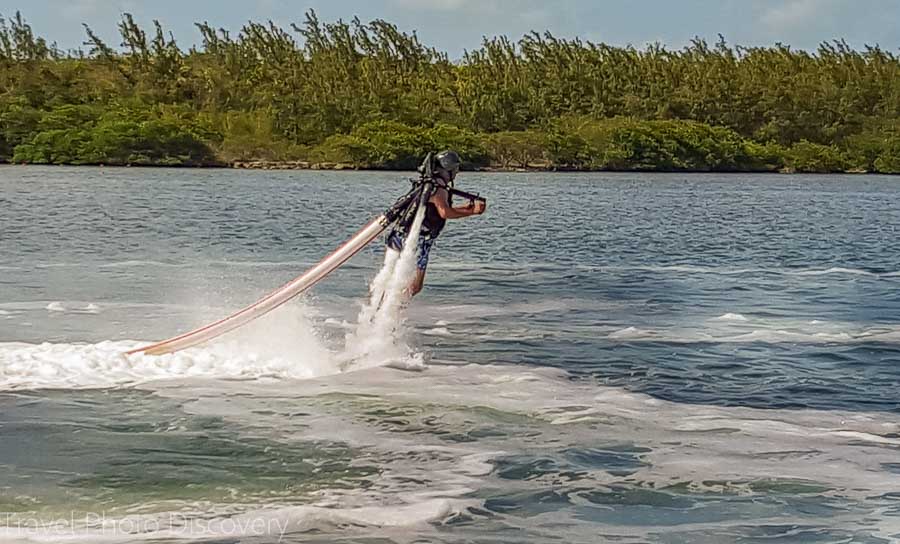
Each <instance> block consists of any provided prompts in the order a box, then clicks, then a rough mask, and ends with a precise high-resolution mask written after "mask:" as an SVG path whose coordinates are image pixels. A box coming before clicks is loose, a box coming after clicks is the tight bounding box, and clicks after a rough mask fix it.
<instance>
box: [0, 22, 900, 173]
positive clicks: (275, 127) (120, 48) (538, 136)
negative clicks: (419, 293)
mask: <svg viewBox="0 0 900 544" xmlns="http://www.w3.org/2000/svg"><path fill="white" fill-rule="evenodd" d="M197 27H198V29H199V30H200V33H201V36H202V42H201V43H200V44H199V45H198V46H197V47H194V48H190V49H183V48H181V47H179V46H178V45H177V44H176V42H175V39H174V37H172V36H171V35H170V34H167V33H166V32H165V31H164V30H163V29H162V28H161V27H160V25H159V24H158V23H157V24H155V25H154V28H153V29H151V30H150V31H149V32H148V31H147V30H145V29H142V28H140V27H139V26H138V25H137V24H135V22H134V21H133V19H132V18H131V17H130V16H129V15H125V16H124V17H123V19H122V21H121V23H120V24H119V31H120V34H121V38H122V43H121V44H116V45H114V46H113V45H109V44H106V43H104V42H103V41H102V40H100V39H99V38H98V37H97V36H96V34H95V33H94V32H93V31H92V30H91V29H90V28H89V27H85V29H86V32H87V37H88V41H87V43H88V46H89V49H88V50H87V51H80V50H79V51H68V52H63V51H60V50H59V49H58V48H57V47H55V46H54V45H50V44H48V43H47V41H46V40H44V39H43V38H40V37H37V36H35V35H34V34H33V32H32V30H31V28H30V27H29V25H28V24H27V23H26V22H25V21H24V20H23V19H22V17H21V16H20V15H18V14H17V15H16V16H15V17H14V18H12V19H11V20H5V19H3V18H0V160H6V161H15V162H27V163H65V164H185V165H203V164H228V163H232V162H235V161H251V160H268V161H307V162H312V163H344V164H350V165H353V166H359V167H369V168H403V169H405V168H410V167H412V166H414V165H415V164H416V162H417V161H418V159H419V158H420V156H421V155H422V154H423V153H424V152H425V150H427V149H433V148H436V147H454V148H456V149H458V150H460V152H461V153H462V154H463V156H464V158H465V159H466V160H467V161H468V162H469V163H470V164H473V165H488V164H493V165H497V166H505V167H535V166H537V167H550V168H573V169H611V170H631V169H640V170H700V171H736V170H740V171H748V170H750V171H753V170H760V171H767V170H781V169H787V170H794V171H812V172H831V171H847V170H851V171H878V172H892V173H897V172H900V60H898V58H897V56H895V55H894V54H892V53H890V52H887V51H884V50H882V49H880V48H878V47H867V48H865V49H864V50H863V51H856V50H853V49H851V48H849V47H848V46H847V45H846V44H844V43H842V42H835V43H830V44H823V45H822V46H821V47H820V48H819V49H818V50H817V51H816V52H814V53H810V52H805V51H796V50H793V49H790V48H789V47H787V46H782V45H777V46H774V47H768V48H744V47H730V46H728V45H727V44H725V43H724V42H720V43H718V44H716V45H714V46H710V45H709V44H707V43H705V42H703V41H700V40H697V41H695V42H694V43H693V44H692V45H690V46H689V47H686V48H684V49H682V50H678V51H672V50H668V49H666V48H664V47H662V46H658V45H654V46H650V47H648V48H646V49H643V50H639V49H635V48H631V47H625V48H622V47H612V46H608V45H604V44H594V43H590V42H582V41H579V40H563V39H558V38H555V37H553V36H551V35H549V34H543V35H541V34H537V33H533V34H530V35H527V36H525V37H524V38H522V39H521V40H520V41H519V42H517V43H513V42H511V41H509V40H508V39H506V38H495V39H489V40H485V42H484V43H483V45H482V47H481V48H480V49H478V50H475V51H471V52H468V53H467V54H466V55H465V56H464V58H463V59H461V60H460V61H459V62H451V61H450V60H449V59H448V57H447V55H446V54H444V53H441V52H439V51H436V50H434V49H433V48H429V47H427V46H425V45H423V44H422V43H421V42H420V41H419V39H418V37H417V36H416V35H414V34H412V35H410V34H406V33H402V32H400V31H398V30H397V28H396V27H395V26H393V25H391V24H389V23H387V22H384V21H373V22H371V23H369V24H363V23H361V22H360V21H358V20H354V21H352V22H351V23H344V22H337V23H322V22H320V21H319V20H318V19H317V18H316V16H315V14H314V13H312V12H310V13H308V14H307V15H306V20H305V22H304V23H303V24H302V25H299V26H297V25H294V26H293V27H292V29H291V30H290V31H286V30H284V29H281V28H278V27H277V26H275V25H273V24H267V25H263V24H256V23H251V24H248V25H247V26H245V27H244V28H243V29H242V30H241V31H240V32H239V33H238V34H237V35H232V34H230V33H229V32H227V31H224V30H217V29H214V28H212V27H210V26H209V25H207V24H199V25H197Z"/></svg>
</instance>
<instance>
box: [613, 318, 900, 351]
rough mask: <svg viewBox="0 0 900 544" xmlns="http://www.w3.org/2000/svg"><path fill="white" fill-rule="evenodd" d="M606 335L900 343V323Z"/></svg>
mask: <svg viewBox="0 0 900 544" xmlns="http://www.w3.org/2000/svg"><path fill="white" fill-rule="evenodd" d="M726 315H728V314H726ZM716 320H720V321H731V322H743V320H740V319H732V318H729V319H723V318H717V319H716ZM745 320H746V318H745ZM812 323H813V322H811V324H812ZM606 337H607V339H609V340H618V341H623V340H625V341H653V342H663V343H672V344H695V343H721V344H732V343H754V342H758V343H764V344H783V343H797V344H864V343H872V342H879V343H890V344H895V343H900V327H879V328H873V329H864V330H857V331H841V330H828V331H824V330H823V331H808V330H790V329H778V328H756V329H750V330H743V331H741V330H735V329H733V328H732V329H730V330H713V329H640V328H637V327H626V328H624V329H619V330H616V331H613V332H610V333H608V334H607V336H606Z"/></svg>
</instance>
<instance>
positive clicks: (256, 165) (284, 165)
mask: <svg viewBox="0 0 900 544" xmlns="http://www.w3.org/2000/svg"><path fill="white" fill-rule="evenodd" d="M34 166H38V167H58V168H116V169H118V168H149V169H152V168H177V169H199V170H204V169H209V170H263V171H298V170H309V171H314V172H335V171H355V172H411V170H408V169H392V168H364V167H360V166H356V165H353V164H349V163H328V162H323V163H310V162H306V161H235V162H233V163H222V164H114V165H110V164H34V163H14V162H2V161H0V168H2V167H34ZM463 172H482V173H509V174H526V173H534V174H537V173H551V174H552V173H566V174H578V173H583V174H591V173H594V174H597V173H618V174H726V175H727V174H771V175H783V176H790V175H820V176H821V175H852V176H866V175H872V176H900V174H890V173H883V172H871V171H868V170H848V171H834V172H797V171H793V170H790V169H780V170H662V169H659V170H655V169H640V170H638V169H635V170H609V169H586V168H548V167H541V166H530V167H528V168H521V167H504V166H479V167H474V168H464V169H463Z"/></svg>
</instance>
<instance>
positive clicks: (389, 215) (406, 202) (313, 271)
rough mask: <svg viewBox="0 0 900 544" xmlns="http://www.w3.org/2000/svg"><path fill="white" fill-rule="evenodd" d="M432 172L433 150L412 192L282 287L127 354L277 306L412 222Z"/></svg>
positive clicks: (178, 341)
mask: <svg viewBox="0 0 900 544" xmlns="http://www.w3.org/2000/svg"><path fill="white" fill-rule="evenodd" d="M433 176H434V160H433V156H432V154H430V153H429V154H428V156H427V157H426V158H425V162H424V163H423V164H422V166H421V167H419V178H417V179H411V180H410V182H412V189H410V191H409V192H407V193H406V194H405V195H403V196H401V197H400V198H398V199H397V201H396V202H394V204H393V205H392V206H391V207H390V208H388V209H387V210H385V211H384V212H383V213H382V214H381V215H379V216H378V217H376V218H375V219H373V220H372V221H371V222H369V223H368V224H367V225H366V226H364V227H363V228H362V229H361V230H360V231H359V232H357V233H356V234H354V235H353V236H352V237H351V238H350V239H349V240H347V241H346V242H344V243H343V244H341V245H340V246H338V247H337V249H335V250H334V251H333V252H331V253H330V254H329V255H328V256H326V257H325V258H324V259H322V260H321V261H319V263H318V264H316V265H315V266H313V267H312V268H310V269H309V270H307V271H306V272H304V273H303V274H302V275H300V276H298V277H297V278H294V279H293V280H291V281H290V282H288V283H287V284H285V285H284V286H282V287H281V288H279V289H277V290H275V291H273V292H271V293H269V294H268V295H266V296H264V297H263V298H261V299H259V300H258V301H256V302H254V303H253V304H251V305H250V306H247V307H246V308H244V309H242V310H239V311H237V312H235V313H233V314H231V315H229V316H228V317H224V318H222V319H220V320H218V321H216V322H214V323H210V324H209V325H205V326H203V327H200V328H198V329H195V330H193V331H190V332H186V333H184V334H181V335H179V336H175V337H174V338H169V339H168V340H163V341H161V342H157V343H155V344H152V345H149V346H144V347H142V348H137V349H133V350H131V351H128V352H126V354H128V355H131V354H136V353H144V354H146V355H164V354H167V353H174V352H176V351H180V350H183V349H186V348H189V347H193V346H196V345H198V344H203V343H205V342H209V341H210V340H213V339H214V338H218V337H219V336H221V335H223V334H225V333H227V332H229V331H233V330H235V329H237V328H239V327H242V326H244V325H246V324H247V323H250V322H251V321H254V320H256V319H258V318H260V317H262V316H263V315H265V314H267V313H269V312H271V311H272V310H274V309H276V308H278V307H279V306H281V305H282V304H284V303H286V302H288V301H289V300H291V299H293V298H294V297H296V296H297V295H299V294H301V293H303V292H304V291H306V290H307V289H309V288H311V287H312V286H314V285H315V284H317V283H318V282H320V281H321V280H323V279H324V278H325V277H327V276H328V275H329V274H331V273H332V272H334V271H335V270H337V269H338V268H340V267H341V266H342V265H343V264H344V263H346V262H347V261H348V260H350V258H351V257H353V256H354V255H356V254H357V253H359V251H360V250H362V249H363V248H364V247H366V246H367V245H368V244H369V243H370V242H372V240H374V239H375V238H377V237H378V236H379V235H380V234H381V233H382V232H384V231H385V230H386V229H387V228H388V227H390V226H392V225H395V224H397V225H403V224H404V223H405V222H407V221H409V222H410V223H411V218H412V217H415V214H416V211H417V210H418V209H419V206H424V205H425V204H426V203H427V202H428V199H429V198H431V194H432V193H433V192H434V186H435V184H434V177H433ZM450 190H451V191H454V192H455V194H458V195H459V196H461V197H464V198H469V199H473V200H474V199H477V200H482V201H483V200H484V199H483V198H481V197H480V196H478V195H475V194H471V193H465V192H464V191H455V190H454V189H452V188H450Z"/></svg>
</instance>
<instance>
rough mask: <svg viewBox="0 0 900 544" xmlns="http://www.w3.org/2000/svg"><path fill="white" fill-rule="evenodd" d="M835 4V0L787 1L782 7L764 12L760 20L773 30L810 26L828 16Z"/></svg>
mask: <svg viewBox="0 0 900 544" xmlns="http://www.w3.org/2000/svg"><path fill="white" fill-rule="evenodd" d="M835 4H836V1H835V0H787V1H786V2H784V3H783V4H782V5H780V6H777V7H771V8H768V9H766V10H765V11H763V13H762V16H761V17H760V20H761V21H762V22H763V24H765V25H766V26H769V27H771V28H788V27H794V26H797V25H802V24H809V23H811V22H813V21H815V20H816V18H818V17H821V16H823V15H827V14H828V13H829V12H830V11H831V9H832V8H834V6H835Z"/></svg>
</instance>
